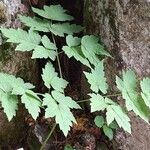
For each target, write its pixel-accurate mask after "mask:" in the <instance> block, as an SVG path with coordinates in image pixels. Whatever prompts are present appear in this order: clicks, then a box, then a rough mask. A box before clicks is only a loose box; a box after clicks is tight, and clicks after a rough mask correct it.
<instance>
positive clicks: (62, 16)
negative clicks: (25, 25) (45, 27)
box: [32, 5, 74, 21]
mask: <svg viewBox="0 0 150 150" xmlns="http://www.w3.org/2000/svg"><path fill="white" fill-rule="evenodd" d="M32 10H33V12H35V13H37V14H38V15H39V16H42V17H44V18H47V19H51V20H56V21H71V20H73V19H74V18H73V17H72V16H70V15H67V14H66V10H65V9H63V7H62V6H61V5H51V6H44V10H42V9H38V8H32Z"/></svg>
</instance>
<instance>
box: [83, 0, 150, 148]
mask: <svg viewBox="0 0 150 150" xmlns="http://www.w3.org/2000/svg"><path fill="white" fill-rule="evenodd" d="M84 18H85V26H86V27H87V31H86V32H87V33H90V34H95V35H98V36H100V37H101V41H102V42H103V43H104V44H105V46H106V48H107V50H109V51H110V53H111V54H112V55H113V57H114V59H113V60H110V59H108V60H107V62H108V63H107V68H108V69H107V76H108V82H109V83H110V84H111V85H112V86H111V90H115V88H114V80H113V79H114V76H112V74H115V73H117V74H118V73H121V70H122V69H125V68H127V69H129V68H132V69H134V70H135V71H136V73H137V75H138V77H139V78H143V77H145V76H150V2H149V1H148V0H85V10H84ZM130 117H131V120H132V135H129V134H126V133H124V132H123V131H120V132H119V131H118V133H117V135H116V141H117V143H118V145H117V148H115V149H123V150H149V149H150V147H149V143H150V126H149V125H148V124H146V123H145V122H144V121H143V120H141V119H139V118H138V117H135V116H134V115H133V114H132V113H130Z"/></svg>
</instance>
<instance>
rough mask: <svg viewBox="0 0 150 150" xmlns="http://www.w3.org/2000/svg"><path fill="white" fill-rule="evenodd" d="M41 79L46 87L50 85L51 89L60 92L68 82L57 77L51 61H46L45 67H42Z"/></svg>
mask: <svg viewBox="0 0 150 150" xmlns="http://www.w3.org/2000/svg"><path fill="white" fill-rule="evenodd" d="M42 79H43V81H44V84H45V86H46V87H47V88H50V87H51V86H52V87H53V89H55V90H56V91H60V92H63V91H64V88H66V86H67V84H68V82H67V81H66V80H64V79H62V78H59V77H58V74H57V73H56V72H55V69H54V67H53V66H52V64H51V63H47V64H46V66H45V69H43V74H42Z"/></svg>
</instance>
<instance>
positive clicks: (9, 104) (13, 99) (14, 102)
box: [0, 89, 18, 121]
mask: <svg viewBox="0 0 150 150" xmlns="http://www.w3.org/2000/svg"><path fill="white" fill-rule="evenodd" d="M0 102H1V105H2V107H3V108H4V112H5V113H6V115H7V118H8V120H9V121H10V120H11V119H12V118H13V117H14V116H15V115H16V110H17V109H18V99H17V96H16V95H11V94H10V93H5V92H4V91H2V90H1V89H0Z"/></svg>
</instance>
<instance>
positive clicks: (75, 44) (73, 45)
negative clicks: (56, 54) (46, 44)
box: [62, 35, 90, 67]
mask: <svg viewBox="0 0 150 150" xmlns="http://www.w3.org/2000/svg"><path fill="white" fill-rule="evenodd" d="M80 41H81V39H80V38H77V37H73V36H72V35H68V36H67V37H66V42H67V45H68V46H63V48H62V49H63V51H64V52H65V54H66V55H67V56H68V57H69V58H71V57H74V58H75V59H76V60H77V61H80V62H81V63H82V64H84V65H86V66H88V67H90V64H89V62H88V60H87V59H86V58H85V56H84V55H83V53H82V51H81V48H80V46H79V45H80Z"/></svg>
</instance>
